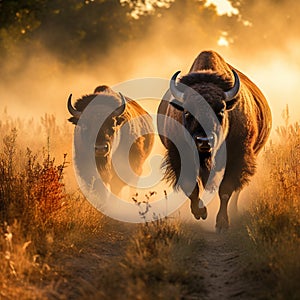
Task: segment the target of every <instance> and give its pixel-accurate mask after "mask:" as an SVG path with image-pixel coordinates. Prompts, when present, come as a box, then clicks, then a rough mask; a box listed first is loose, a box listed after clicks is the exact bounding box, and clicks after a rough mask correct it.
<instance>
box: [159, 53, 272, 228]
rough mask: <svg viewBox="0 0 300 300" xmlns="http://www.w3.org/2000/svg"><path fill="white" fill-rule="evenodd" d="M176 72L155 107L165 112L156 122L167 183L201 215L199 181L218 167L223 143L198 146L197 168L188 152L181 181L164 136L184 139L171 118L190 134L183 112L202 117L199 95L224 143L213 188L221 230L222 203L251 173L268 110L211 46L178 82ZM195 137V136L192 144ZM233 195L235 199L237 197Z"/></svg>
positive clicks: (268, 119) (265, 130)
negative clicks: (205, 149) (207, 148)
mask: <svg viewBox="0 0 300 300" xmlns="http://www.w3.org/2000/svg"><path fill="white" fill-rule="evenodd" d="M178 74H179V72H176V73H175V74H174V75H173V77H172V79H171V81H170V90H168V91H167V93H166V94H165V96H164V97H163V100H162V101H161V103H160V105H159V108H158V114H159V115H163V116H166V118H165V119H163V121H158V123H157V125H158V132H159V135H160V139H161V141H162V143H163V145H164V146H165V148H166V150H167V152H166V156H165V159H164V163H163V167H164V169H165V179H166V180H167V181H169V182H171V183H172V184H173V186H174V188H181V189H182V190H183V191H184V192H185V193H186V195H187V196H188V197H189V198H190V200H191V210H192V213H193V214H194V216H195V218H196V219H199V218H200V217H202V218H203V219H204V218H206V208H205V207H204V208H203V207H202V201H201V199H200V198H199V191H200V188H201V187H202V186H204V187H205V185H206V183H207V180H208V177H209V176H210V175H211V174H210V173H211V172H218V171H220V169H219V170H217V169H216V168H215V166H217V165H218V162H219V158H220V157H221V155H219V153H221V152H220V149H221V148H222V146H221V145H223V144H222V143H219V144H218V146H216V144H215V145H214V149H213V151H212V152H210V153H208V152H204V153H203V151H200V150H199V151H198V155H199V160H200V165H199V170H196V171H195V166H194V167H193V166H192V165H193V160H192V159H191V157H192V155H190V157H187V159H188V160H189V161H188V165H189V167H190V170H191V172H190V174H187V175H186V174H184V175H185V176H186V178H185V180H182V181H181V182H180V180H179V178H180V176H181V174H180V172H181V169H182V168H181V161H180V156H179V152H178V150H177V149H176V147H175V145H174V144H173V143H171V142H170V141H169V140H168V139H167V138H166V136H168V137H169V138H170V137H171V138H170V139H172V137H174V138H175V139H177V144H178V139H179V140H180V143H181V144H184V143H187V141H186V138H185V136H184V135H182V136H179V135H180V134H178V132H174V126H173V125H172V122H170V121H169V120H170V118H171V119H174V120H175V121H177V122H179V123H181V124H182V126H184V127H185V128H186V130H187V131H188V132H189V133H190V134H191V136H193V135H194V134H195V128H196V127H197V126H196V127H195V126H194V125H193V123H191V122H193V121H189V119H187V117H186V116H188V115H189V113H192V114H193V115H194V116H195V118H196V119H197V120H199V122H200V120H201V119H202V117H203V111H202V110H201V107H200V105H199V99H200V98H201V99H203V101H205V102H206V103H207V104H208V105H209V106H210V108H211V111H212V114H214V115H215V116H216V118H215V117H212V118H211V121H210V122H211V123H213V124H215V126H217V127H218V126H219V125H217V123H216V120H217V119H218V122H219V124H220V126H221V128H222V131H223V137H224V139H225V145H226V153H227V155H226V165H224V166H223V167H225V173H224V177H223V179H222V181H221V184H220V186H219V191H218V192H219V197H220V208H219V212H218V214H217V219H216V228H217V231H222V230H224V229H227V228H228V226H229V220H228V214H227V205H228V202H229V199H230V197H231V195H232V194H233V192H236V193H235V194H236V195H238V194H239V192H240V191H241V189H242V188H243V187H244V186H245V184H246V183H248V182H249V180H250V177H251V176H252V175H253V174H254V173H255V166H256V158H257V155H258V153H259V151H260V150H261V149H262V147H263V146H264V144H265V143H266V141H267V138H268V136H269V133H270V129H271V113H270V109H269V106H268V104H267V101H266V99H265V97H264V96H263V94H262V93H261V91H260V90H259V89H258V87H257V86H256V85H255V84H254V83H253V82H252V81H250V80H249V79H248V78H247V77H246V76H245V75H244V74H243V73H241V72H240V71H238V70H236V69H234V68H233V67H232V66H231V65H229V64H227V63H226V62H225V61H224V59H223V58H222V57H221V56H220V55H219V54H217V53H216V52H214V51H204V52H201V53H200V54H199V56H198V57H197V58H196V59H195V61H194V63H193V65H192V67H191V69H190V72H189V73H188V74H187V75H185V76H183V77H182V78H181V79H180V83H179V84H178V85H177V84H176V82H175V81H176V77H177V75H178ZM206 115H207V114H206ZM182 120H183V121H182ZM212 128H213V126H212ZM212 134H214V133H212ZM215 134H216V132H215ZM205 138H206V136H205V135H204V136H201V130H200V136H199V138H198V140H199V141H202V140H203V139H205ZM207 138H208V136H207ZM198 140H197V139H196V141H195V143H196V142H197V141H198ZM186 145H187V144H186ZM187 147H188V146H186V147H185V148H187ZM184 152H185V151H184ZM211 153H215V154H211ZM180 154H181V155H182V154H183V155H185V154H184V153H180ZM218 168H219V167H218ZM189 181H190V182H189ZM191 185H195V188H194V189H193V190H192V192H190V191H191V189H190V187H191ZM186 187H189V188H186ZM187 191H189V192H187ZM233 199H234V200H235V201H237V197H233Z"/></svg>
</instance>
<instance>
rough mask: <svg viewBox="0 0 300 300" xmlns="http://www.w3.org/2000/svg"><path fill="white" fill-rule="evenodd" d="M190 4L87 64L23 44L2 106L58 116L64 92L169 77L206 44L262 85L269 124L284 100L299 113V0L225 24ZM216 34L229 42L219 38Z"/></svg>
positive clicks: (0, 86) (3, 88) (22, 113)
mask: <svg viewBox="0 0 300 300" xmlns="http://www.w3.org/2000/svg"><path fill="white" fill-rule="evenodd" d="M256 2H257V1H256ZM190 3H192V1H191V2H188V1H185V5H186V6H185V7H183V9H182V11H181V12H180V14H178V13H177V14H175V13H174V14H173V15H170V14H167V13H165V14H162V15H160V14H158V15H157V18H156V19H155V21H153V23H152V28H151V30H148V31H147V32H148V34H147V36H144V37H143V38H141V39H140V40H135V41H128V42H124V43H123V44H116V45H113V46H112V47H111V48H110V51H109V52H108V54H105V55H103V53H102V51H101V49H96V50H95V52H96V53H95V55H94V57H95V60H94V61H93V63H89V64H86V63H82V62H80V61H77V62H76V63H75V62H74V63H72V64H66V63H65V62H64V61H62V60H61V59H59V58H57V57H56V56H55V55H54V54H53V53H52V52H51V51H50V50H49V49H43V48H41V47H40V48H39V50H37V49H32V51H27V53H26V57H25V58H24V57H22V59H20V62H18V61H5V62H4V61H3V62H2V68H3V69H5V70H7V74H5V76H4V77H3V78H2V79H1V81H0V97H1V107H2V110H3V109H4V107H6V109H7V111H8V114H9V115H12V116H13V117H20V118H32V117H34V118H36V119H37V120H39V119H40V118H41V116H43V115H44V114H45V113H48V114H53V115H54V116H55V118H56V119H57V121H58V122H61V123H65V122H66V119H67V118H68V117H69V115H68V111H67V108H66V101H67V98H68V96H69V94H70V93H72V94H73V99H76V98H79V97H81V96H82V95H83V94H88V93H91V92H92V91H93V90H94V88H95V87H96V86H98V85H100V84H106V85H110V86H113V85H116V84H118V83H120V82H122V81H126V80H130V79H135V78H145V77H160V78H165V79H168V78H170V77H171V76H172V75H173V74H174V72H176V71H177V70H182V73H183V74H184V73H186V72H188V70H189V68H190V66H191V65H192V63H193V60H194V59H195V57H196V56H197V55H198V54H199V53H200V52H201V51H202V50H207V49H213V50H215V51H217V52H218V53H219V54H221V55H222V56H223V57H224V58H225V60H226V61H227V62H229V63H230V64H231V65H233V66H235V67H236V68H237V69H239V70H241V71H242V72H243V73H244V74H246V75H247V76H249V78H250V79H251V80H253V81H254V82H255V83H256V84H257V85H258V86H259V88H260V89H261V90H262V91H263V93H264V94H265V96H266V98H267V100H268V101H269V104H270V106H271V110H272V114H273V130H274V128H276V126H278V125H280V124H282V117H281V114H282V110H283V109H284V108H285V106H286V104H288V106H289V109H290V112H291V121H292V122H294V121H297V120H299V115H300V105H299V99H298V97H299V95H300V85H299V82H298V81H299V78H300V52H299V51H298V49H299V47H300V41H299V37H298V28H299V26H298V22H299V21H298V18H296V17H295V16H296V15H297V13H298V7H299V5H298V4H294V5H295V8H293V7H292V6H291V3H293V2H291V1H276V4H275V1H274V2H272V1H267V2H261V1H260V2H259V3H258V2H257V3H255V4H252V5H250V7H248V8H245V9H244V10H243V9H242V7H241V6H237V7H238V9H239V10H238V11H239V14H237V15H234V16H232V18H231V20H232V21H230V22H228V23H226V22H225V21H224V20H225V19H224V18H227V17H225V16H224V17H222V18H220V20H219V19H218V18H217V16H216V13H215V11H213V9H212V8H211V15H210V18H211V19H209V20H208V19H201V18H199V16H197V13H198V12H201V8H199V10H195V9H194V5H192V4H190ZM202 9H203V8H202ZM246 9H247V10H248V11H246ZM247 13H248V15H247ZM217 19H218V20H217ZM223 23H224V29H223V30H220V28H221V27H222V24H223ZM214 26H216V27H214ZM262 32H263V33H262ZM220 37H222V38H223V39H226V41H228V43H221V45H219V44H218V40H219V38H220ZM222 45H223V46H222ZM82 51H84V49H83V50H82ZM97 53H99V55H97ZM100 54H101V55H100ZM24 62H25V63H24ZM1 113H2V112H1ZM66 126H69V128H70V130H72V128H73V127H72V125H71V124H68V125H66ZM68 142H69V139H68ZM69 148H70V145H69V146H68V149H69ZM212 206H214V207H215V206H216V205H215V204H212ZM211 215H213V216H215V214H214V213H210V216H211ZM212 222H213V221H212Z"/></svg>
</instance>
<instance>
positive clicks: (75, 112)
mask: <svg viewBox="0 0 300 300" xmlns="http://www.w3.org/2000/svg"><path fill="white" fill-rule="evenodd" d="M71 99H72V94H70V96H69V99H68V111H69V113H70V114H71V115H72V116H73V117H75V118H77V119H79V118H80V116H81V112H80V111H78V110H76V109H75V108H74V107H73V106H72V101H71Z"/></svg>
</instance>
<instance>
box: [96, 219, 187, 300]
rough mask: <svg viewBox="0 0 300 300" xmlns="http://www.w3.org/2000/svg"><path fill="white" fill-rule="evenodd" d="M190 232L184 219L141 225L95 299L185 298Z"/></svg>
mask: <svg viewBox="0 0 300 300" xmlns="http://www.w3.org/2000/svg"><path fill="white" fill-rule="evenodd" d="M187 244H189V237H188V235H187V234H186V233H185V232H184V231H183V230H182V225H181V223H180V221H178V220H175V219H161V220H154V221H153V222H149V223H144V224H140V225H138V227H137V229H136V231H135V233H133V235H132V237H131V238H130V240H129V244H128V246H127V247H126V250H125V255H124V257H123V258H122V259H121V260H120V261H119V262H118V266H117V267H114V268H111V267H110V268H109V269H108V270H107V272H106V274H105V276H103V277H102V278H101V282H99V290H100V292H98V293H96V295H94V296H93V297H92V299H98V298H97V297H100V295H101V297H102V298H103V299H145V300H147V299H149V300H150V299H181V298H182V295H183V293H184V289H185V286H186V284H187V281H188V278H189V275H190V274H189V272H188V270H186V268H185V264H184V259H185V258H186V257H187V256H188V255H190V253H189V251H190V248H189V247H187Z"/></svg>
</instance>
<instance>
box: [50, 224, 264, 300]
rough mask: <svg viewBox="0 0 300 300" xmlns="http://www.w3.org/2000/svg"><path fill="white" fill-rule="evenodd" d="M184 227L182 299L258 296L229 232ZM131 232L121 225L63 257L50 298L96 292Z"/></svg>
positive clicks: (256, 287) (114, 263)
mask: <svg viewBox="0 0 300 300" xmlns="http://www.w3.org/2000/svg"><path fill="white" fill-rule="evenodd" d="M186 230H187V232H188V233H191V236H192V239H191V244H190V245H188V247H191V248H192V251H191V254H190V255H189V257H186V258H185V260H184V261H185V264H186V268H187V270H189V278H188V280H187V283H186V285H185V286H183V287H182V290H183V295H182V298H181V299H187V300H192V299H204V300H219V299H221V300H226V299H245V300H248V299H259V297H258V295H259V292H258V291H259V290H260V289H261V286H260V284H259V282H255V279H254V278H252V279H251V280H249V278H246V276H245V274H246V273H245V269H246V268H247V265H246V263H243V259H242V258H241V256H242V254H243V253H242V252H241V251H242V250H241V249H240V247H237V246H233V243H232V241H231V239H230V238H229V235H228V233H222V234H217V233H214V232H207V231H204V230H203V229H201V228H200V227H199V224H191V225H187V228H186ZM130 234H132V228H125V229H124V228H123V231H122V232H114V233H112V236H111V237H109V236H107V237H105V238H103V237H102V238H99V239H96V240H94V241H90V242H89V243H88V244H87V245H86V246H85V247H84V248H82V249H81V250H80V251H79V252H78V251H76V254H75V255H72V254H71V253H70V256H69V257H66V256H64V257H63V261H62V262H61V264H62V269H61V270H59V269H58V270H57V272H58V274H59V276H60V278H61V277H63V278H64V280H63V281H60V282H59V283H58V284H59V288H58V289H56V290H57V291H58V293H57V294H56V295H49V298H55V299H90V297H89V296H88V295H95V294H97V295H99V290H98V291H97V289H98V288H99V278H101V272H105V270H107V269H108V268H110V267H111V268H116V267H117V266H118V263H119V261H120V260H121V258H122V257H123V255H124V252H125V249H126V245H127V242H128V237H129V236H130ZM62 275H63V276H62ZM59 291H61V293H60V292H59ZM62 295H64V296H62ZM100 295H101V294H100ZM91 299H93V298H91Z"/></svg>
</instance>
